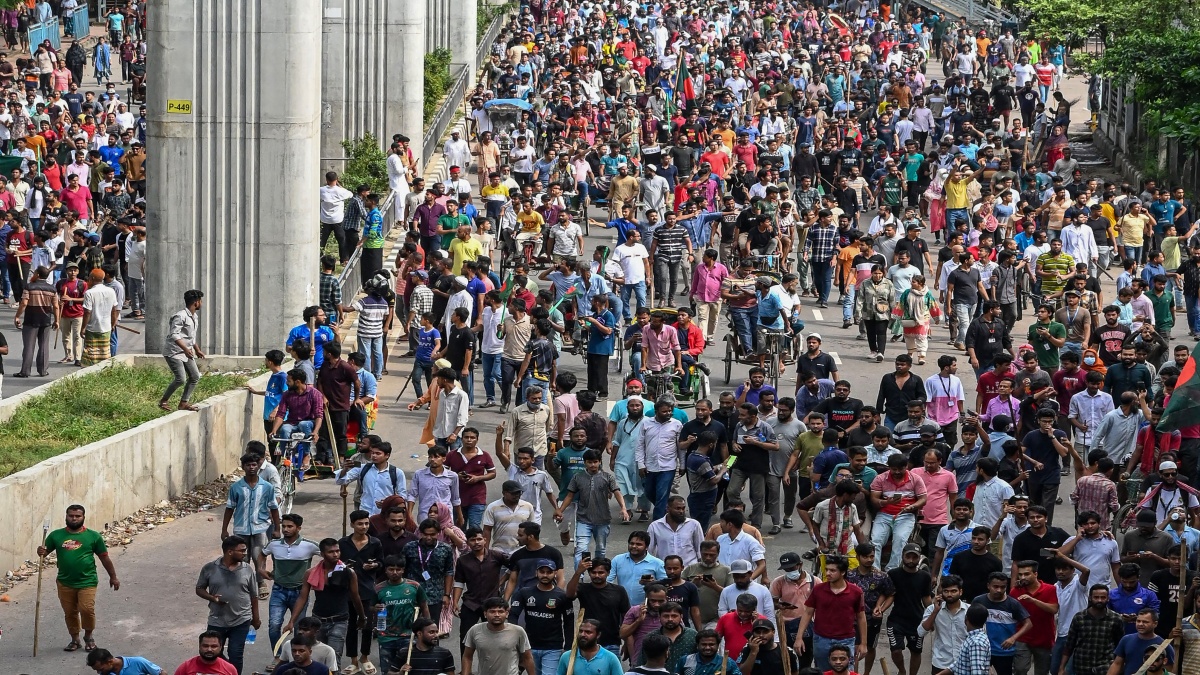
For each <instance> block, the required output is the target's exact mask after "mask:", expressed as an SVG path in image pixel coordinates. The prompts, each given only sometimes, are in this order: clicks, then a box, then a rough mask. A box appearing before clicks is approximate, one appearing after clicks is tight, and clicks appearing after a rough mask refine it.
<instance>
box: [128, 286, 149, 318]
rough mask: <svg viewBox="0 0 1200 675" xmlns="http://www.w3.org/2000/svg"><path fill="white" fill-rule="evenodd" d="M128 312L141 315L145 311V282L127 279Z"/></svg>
mask: <svg viewBox="0 0 1200 675" xmlns="http://www.w3.org/2000/svg"><path fill="white" fill-rule="evenodd" d="M129 311H131V312H133V313H135V314H141V313H142V312H144V311H146V280H145V279H134V278H133V277H130V278H129Z"/></svg>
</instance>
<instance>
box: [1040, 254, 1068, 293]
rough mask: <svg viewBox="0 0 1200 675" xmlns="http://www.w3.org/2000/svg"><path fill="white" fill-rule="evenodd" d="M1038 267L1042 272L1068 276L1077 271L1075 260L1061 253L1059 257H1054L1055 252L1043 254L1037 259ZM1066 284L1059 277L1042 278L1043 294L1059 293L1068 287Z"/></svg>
mask: <svg viewBox="0 0 1200 675" xmlns="http://www.w3.org/2000/svg"><path fill="white" fill-rule="evenodd" d="M1037 266H1038V268H1040V270H1041V271H1042V272H1054V273H1056V274H1066V273H1068V272H1071V271H1072V270H1074V269H1075V259H1074V258H1072V257H1071V256H1069V255H1067V254H1066V253H1059V254H1058V255H1054V253H1053V252H1049V253H1043V254H1041V255H1039V256H1038V258H1037ZM1066 283H1067V282H1066V281H1065V280H1064V279H1059V278H1057V277H1052V278H1046V277H1042V293H1043V294H1044V295H1051V294H1053V293H1057V292H1059V291H1061V290H1062V289H1063V287H1064V286H1066Z"/></svg>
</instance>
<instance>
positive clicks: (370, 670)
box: [362, 661, 379, 675]
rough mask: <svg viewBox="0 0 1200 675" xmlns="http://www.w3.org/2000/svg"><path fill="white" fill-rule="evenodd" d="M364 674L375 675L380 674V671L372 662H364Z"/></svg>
mask: <svg viewBox="0 0 1200 675" xmlns="http://www.w3.org/2000/svg"><path fill="white" fill-rule="evenodd" d="M362 672H363V675H375V674H376V673H378V672H379V669H378V668H376V667H375V664H374V663H371V662H370V661H363V664H362Z"/></svg>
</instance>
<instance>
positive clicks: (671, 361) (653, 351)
mask: <svg viewBox="0 0 1200 675" xmlns="http://www.w3.org/2000/svg"><path fill="white" fill-rule="evenodd" d="M666 318H667V317H666V313H665V312H653V313H651V314H650V325H649V326H646V327H645V328H644V329H642V372H643V373H657V372H659V371H662V370H666V369H668V368H671V367H672V366H674V369H675V371H674V372H675V374H676V375H679V376H682V375H683V360H682V357H681V351H680V348H679V331H677V330H673V329H671V328H669V327H668V326H667V325H666ZM660 393H661V392H660Z"/></svg>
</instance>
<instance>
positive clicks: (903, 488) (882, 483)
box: [871, 470, 953, 516]
mask: <svg viewBox="0 0 1200 675" xmlns="http://www.w3.org/2000/svg"><path fill="white" fill-rule="evenodd" d="M922 473H924V471H922ZM947 473H948V472H947ZM951 475H953V474H951ZM871 491H872V492H876V491H878V492H880V493H882V494H881V496H882V497H883V500H884V502H885V505H884V507H883V508H882V509H880V512H881V513H886V514H887V515H889V516H894V515H896V514H898V513H900V509H903V508H904V507H906V506H912V505H913V504H915V503H917V499H918V498H920V497H921V495H923V494H925V481H923V480H921V477H920V476H918V475H917V472H916V471H915V470H914V471H905V472H904V478H903V479H901V480H899V481H895V480H892V472H891V471H884V472H883V473H881V474H879V475H878V476H876V477H875V480H873V481H871ZM892 495H900V501H899V502H890V501H888V500H889V499H890V498H891V496H892Z"/></svg>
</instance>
